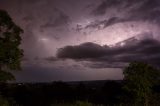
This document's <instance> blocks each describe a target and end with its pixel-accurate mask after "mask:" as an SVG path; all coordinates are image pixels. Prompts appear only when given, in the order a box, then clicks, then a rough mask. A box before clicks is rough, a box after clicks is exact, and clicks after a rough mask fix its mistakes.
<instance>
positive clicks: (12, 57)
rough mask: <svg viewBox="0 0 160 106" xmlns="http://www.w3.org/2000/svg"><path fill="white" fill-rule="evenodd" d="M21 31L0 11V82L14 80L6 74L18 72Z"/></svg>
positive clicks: (20, 53)
mask: <svg viewBox="0 0 160 106" xmlns="http://www.w3.org/2000/svg"><path fill="white" fill-rule="evenodd" d="M21 33H23V30H22V29H21V28H20V27H19V26H17V25H16V24H15V23H14V22H13V20H12V18H11V17H10V16H9V14H8V13H7V12H6V11H4V10H0V81H7V80H11V79H14V76H13V75H12V74H11V73H9V72H7V71H9V70H19V69H20V63H21V58H22V56H23V50H22V49H20V48H19V45H20V44H21V36H20V34H21Z"/></svg>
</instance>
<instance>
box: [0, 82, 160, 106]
mask: <svg viewBox="0 0 160 106" xmlns="http://www.w3.org/2000/svg"><path fill="white" fill-rule="evenodd" d="M124 84H125V82H124V81H84V82H53V83H10V84H6V83H3V84H2V83H1V85H0V87H1V88H0V91H1V95H2V96H3V98H8V99H6V100H5V103H8V102H9V103H12V104H14V105H16V104H19V105H20V106H58V104H59V106H63V105H64V106H66V105H69V104H70V105H69V106H71V104H87V105H84V106H91V104H92V105H93V104H94V105H104V106H105V105H110V106H113V105H120V104H121V105H124V106H125V105H131V104H132V102H128V101H127V102H126V100H127V99H128V100H130V99H131V98H132V95H130V94H129V93H128V92H126V91H125V90H124V89H123V86H124ZM159 88H160V86H159V85H156V86H154V87H153V91H154V95H152V97H150V99H151V100H150V103H152V102H153V103H154V104H155V106H156V104H158V103H159V101H158V99H159V98H160V95H159V93H160V90H159ZM125 96H127V99H126V98H125ZM78 101H79V102H78ZM74 106H81V105H74ZM82 106H83V105H82Z"/></svg>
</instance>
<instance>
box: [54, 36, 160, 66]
mask: <svg viewBox="0 0 160 106" xmlns="http://www.w3.org/2000/svg"><path fill="white" fill-rule="evenodd" d="M120 44H123V45H120ZM120 44H119V43H117V45H115V46H113V47H109V46H107V45H104V46H100V45H98V44H95V43H84V44H80V45H77V46H66V47H64V48H60V49H59V50H58V52H57V57H58V58H70V59H75V60H77V59H78V60H80V61H82V60H83V61H91V62H93V61H94V62H102V63H103V64H100V63H98V64H100V65H101V67H102V68H103V66H104V63H105V64H106V66H107V67H122V66H123V64H122V63H129V62H132V61H142V62H148V63H151V64H154V65H158V64H160V62H159V61H158V60H159V59H160V50H159V48H160V42H159V41H157V40H155V39H150V38H147V39H143V40H138V39H136V38H134V37H133V38H130V39H127V40H125V41H122V42H121V43H120ZM108 63H110V64H108ZM116 63H121V64H119V65H117V64H116ZM100 65H99V66H98V65H92V67H93V66H95V67H100Z"/></svg>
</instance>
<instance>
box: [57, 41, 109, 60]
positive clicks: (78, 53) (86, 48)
mask: <svg viewBox="0 0 160 106" xmlns="http://www.w3.org/2000/svg"><path fill="white" fill-rule="evenodd" d="M106 48H107V47H106ZM105 52H106V49H105V48H104V47H101V46H100V45H98V44H95V43H92V42H87V43H83V44H81V45H78V46H66V47H64V48H61V49H58V53H57V57H59V58H72V59H84V58H98V57H100V56H103V55H105Z"/></svg>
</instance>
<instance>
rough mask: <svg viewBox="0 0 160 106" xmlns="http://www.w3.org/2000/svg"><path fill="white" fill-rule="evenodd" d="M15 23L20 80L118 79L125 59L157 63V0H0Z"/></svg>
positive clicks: (159, 31)
mask: <svg viewBox="0 0 160 106" xmlns="http://www.w3.org/2000/svg"><path fill="white" fill-rule="evenodd" d="M0 9H3V10H6V11H7V12H8V13H9V15H10V16H11V17H12V18H13V20H14V22H15V23H16V24H17V25H19V26H20V27H21V28H22V29H23V30H24V33H23V34H22V44H21V48H23V50H24V57H23V60H22V71H17V72H14V75H15V76H16V79H17V81H18V82H19V81H20V82H48V81H57V80H62V81H79V80H107V79H110V80H117V79H122V78H123V75H122V70H123V68H124V67H125V66H127V65H128V63H129V62H132V61H144V62H148V63H150V64H152V65H154V66H156V67H159V66H160V0H0Z"/></svg>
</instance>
